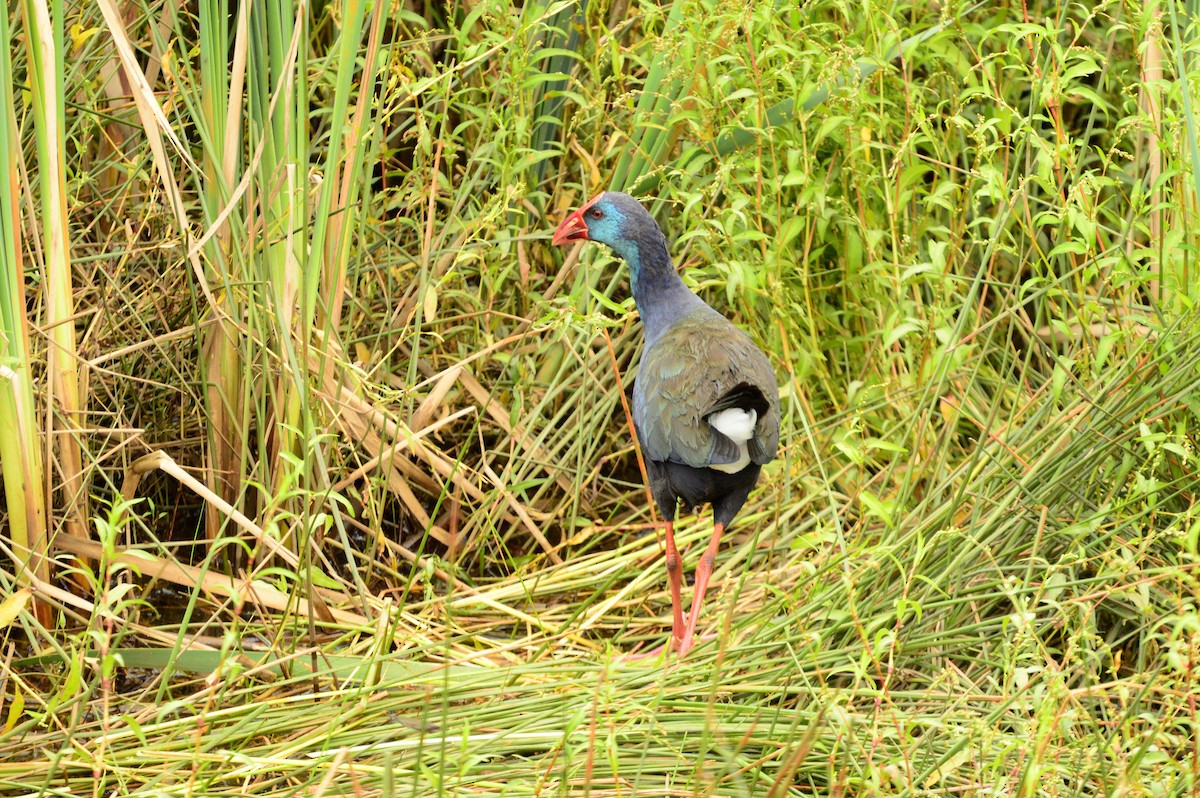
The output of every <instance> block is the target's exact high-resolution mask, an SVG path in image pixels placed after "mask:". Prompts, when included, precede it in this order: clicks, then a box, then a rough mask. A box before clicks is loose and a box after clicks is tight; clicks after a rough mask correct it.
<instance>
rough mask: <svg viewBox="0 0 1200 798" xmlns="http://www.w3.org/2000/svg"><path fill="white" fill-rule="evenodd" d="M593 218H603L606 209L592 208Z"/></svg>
mask: <svg viewBox="0 0 1200 798" xmlns="http://www.w3.org/2000/svg"><path fill="white" fill-rule="evenodd" d="M592 218H593V219H603V218H604V211H602V210H600V209H599V208H592Z"/></svg>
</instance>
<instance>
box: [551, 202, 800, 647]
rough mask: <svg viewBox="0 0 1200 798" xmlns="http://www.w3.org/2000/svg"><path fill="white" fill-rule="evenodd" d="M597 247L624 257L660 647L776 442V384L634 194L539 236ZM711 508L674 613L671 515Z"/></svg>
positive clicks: (676, 629)
mask: <svg viewBox="0 0 1200 798" xmlns="http://www.w3.org/2000/svg"><path fill="white" fill-rule="evenodd" d="M576 241H595V242H597V243H601V244H605V245H607V246H608V247H609V248H610V249H611V250H612V251H613V253H614V254H615V255H616V256H617V257H618V258H620V259H622V260H624V261H625V264H626V266H627V267H628V269H629V284H630V288H631V289H632V291H633V300H634V304H635V305H636V306H637V310H638V315H639V316H640V317H641V322H642V334H643V349H642V356H641V361H640V364H639V366H638V371H637V377H636V379H635V380H634V386H633V407H632V415H633V426H634V431H635V433H636V435H637V439H638V445H639V447H640V449H641V452H642V460H643V462H644V463H645V467H646V476H647V479H648V481H649V484H650V494H651V496H652V497H653V499H654V503H655V504H656V505H657V506H658V509H659V512H660V513H661V514H662V517H663V519H664V532H665V534H664V537H665V539H666V540H665V545H666V567H667V580H668V584H669V587H670V591H671V614H672V628H671V632H672V634H671V640H670V642H669V643H667V644H665V645H664V646H660V647H659V648H658V649H655V650H654V651H652V652H650V654H648V655H645V656H652V655H655V654H657V653H658V652H659V651H661V649H662V648H666V647H670V648H672V649H674V650H676V651H677V652H678V654H679V656H681V657H682V656H683V655H685V654H687V653H688V651H689V650H691V648H692V647H693V646H694V644H695V632H696V625H697V623H698V621H699V618H700V611H701V607H702V606H703V603H704V594H705V591H706V590H707V589H708V582H709V579H710V577H711V576H712V572H713V568H714V567H715V564H716V557H717V552H718V547H719V545H720V542H721V536H722V535H723V534H724V532H725V530H726V529H727V528H728V527H729V525H730V524H731V523H732V522H733V519H734V516H736V515H737V513H738V511H739V510H741V508H742V505H743V504H745V502H746V499H747V498H748V497H749V495H750V491H751V490H753V488H754V486H755V484H756V483H757V482H758V477H759V472H760V471H761V469H762V466H763V465H764V464H766V463H768V462H770V461H771V460H773V459H774V458H775V455H776V451H777V450H778V448H779V387H778V385H777V384H776V378H775V372H774V370H773V369H772V367H771V363H770V361H769V360H768V359H767V356H766V355H765V354H763V352H762V350H761V349H759V348H758V346H756V345H755V344H754V342H753V341H752V340H751V339H750V336H749V335H747V334H746V333H745V332H744V331H742V330H741V329H740V328H739V327H737V326H736V325H735V324H733V322H731V321H729V319H727V318H725V316H723V315H722V314H721V313H720V312H718V311H716V310H714V309H713V308H712V307H710V306H709V305H708V304H707V303H705V302H704V300H703V299H701V298H700V297H699V296H697V295H696V293H695V292H693V291H692V290H691V289H690V288H688V287H687V285H686V284H685V283H684V282H683V280H682V279H681V278H680V276H679V273H678V272H676V270H675V265H674V263H673V262H672V260H671V255H670V252H669V250H668V248H667V239H666V236H665V235H664V234H663V232H662V229H661V228H660V227H659V226H658V223H657V222H656V221H655V220H654V217H653V216H651V215H650V213H649V212H648V211H647V210H646V209H645V208H644V207H642V205H641V203H639V202H638V201H637V200H636V199H634V198H633V197H631V196H630V195H628V194H625V193H622V192H617V191H605V192H602V193H600V194H598V195H596V196H595V197H593V198H592V199H591V200H589V201H588V202H586V203H585V204H584V205H583V206H581V207H580V208H579V209H578V210H576V211H575V212H573V213H571V214H570V215H568V216H567V217H566V218H565V219H564V220H563V221H562V223H561V224H560V225H559V226H558V228H557V229H556V230H555V232H554V235H553V237H552V238H551V243H552V244H553V245H554V246H566V245H569V244H572V243H574V242H576ZM681 502H682V504H683V506H684V510H685V511H687V510H690V511H692V512H699V511H700V510H701V508H702V507H703V505H705V504H706V503H707V504H711V505H712V511H713V532H712V537H711V539H710V540H709V543H708V547H707V548H706V549H705V551H704V554H703V555H702V556H701V558H700V562H699V563H698V565H697V566H696V578H695V587H694V593H693V597H692V605H691V611H690V612H689V613H688V618H687V620H686V622H685V621H684V618H683V609H682V605H681V594H682V590H683V578H682V568H683V566H682V561H681V559H680V555H679V550H678V548H677V547H676V545H675V518H676V512H677V510H678V509H679V504H680V503H681Z"/></svg>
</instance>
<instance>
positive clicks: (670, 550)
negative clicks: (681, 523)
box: [666, 521, 684, 645]
mask: <svg viewBox="0 0 1200 798" xmlns="http://www.w3.org/2000/svg"><path fill="white" fill-rule="evenodd" d="M666 537H667V582H669V583H670V585H671V614H672V615H673V616H674V620H673V621H672V623H671V636H672V637H673V638H675V639H674V640H673V641H672V643H673V644H674V645H679V643H680V642H681V641H682V640H683V639H684V638H683V595H682V594H683V559H682V558H681V557H680V556H679V549H677V548H675V524H674V523H672V522H670V521H668V522H667V526H666Z"/></svg>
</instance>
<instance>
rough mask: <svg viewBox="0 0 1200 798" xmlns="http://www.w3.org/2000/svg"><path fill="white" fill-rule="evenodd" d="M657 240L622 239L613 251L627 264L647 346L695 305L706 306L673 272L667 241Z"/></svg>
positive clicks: (660, 236)
mask: <svg viewBox="0 0 1200 798" xmlns="http://www.w3.org/2000/svg"><path fill="white" fill-rule="evenodd" d="M658 238H659V239H660V240H644V239H643V240H640V241H639V240H628V239H627V240H623V241H620V242H618V243H617V244H616V245H614V246H613V251H615V252H616V253H617V255H619V256H621V258H623V259H624V260H625V263H626V264H628V266H629V285H630V287H631V288H632V289H633V301H634V304H636V305H637V309H638V315H640V316H641V317H642V327H643V328H644V332H645V336H646V346H647V347H649V346H651V345H653V344H654V342H655V341H656V340H658V337H659V336H660V335H662V334H663V333H664V332H666V331H667V329H669V328H670V326H671V325H672V324H674V323H675V322H676V321H678V320H679V319H681V318H683V316H685V315H687V313H688V312H689V311H691V310H694V309H695V308H696V307H697V306H703V307H707V305H705V304H704V301H703V300H702V299H700V297H698V296H696V295H695V294H694V293H692V291H691V289H689V288H688V287H687V286H686V285H684V284H683V280H681V279H679V275H678V274H677V273H676V271H675V266H674V264H672V263H671V256H670V255H669V254H668V253H667V242H666V239H665V238H662V234H661V233H660V234H659V237H658Z"/></svg>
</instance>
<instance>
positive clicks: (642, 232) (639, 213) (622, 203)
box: [550, 191, 666, 266]
mask: <svg viewBox="0 0 1200 798" xmlns="http://www.w3.org/2000/svg"><path fill="white" fill-rule="evenodd" d="M550 241H551V243H552V244H554V245H555V246H562V245H564V244H569V243H571V242H572V241H597V242H599V243H601V244H607V245H608V246H610V247H612V249H613V251H614V252H616V253H617V255H619V256H621V257H622V258H624V259H625V260H626V261H628V262H629V263H630V265H631V266H632V265H633V264H635V263H636V262H637V253H638V246H639V245H640V244H646V243H653V244H655V245H661V246H662V247H663V248H664V249H665V247H666V239H665V238H664V237H663V234H662V231H661V230H660V229H659V227H658V223H657V222H655V221H654V217H653V216H651V215H650V213H649V211H647V210H646V209H645V208H643V207H642V206H641V203H639V202H638V201H637V200H635V199H634V198H633V197H631V196H629V195H628V194H622V193H621V192H619V191H605V192H602V193H600V194H597V195H596V196H595V197H593V198H592V199H591V200H589V201H588V202H587V203H586V204H585V205H584V206H583V207H582V208H580V209H579V210H577V211H575V212H574V213H572V214H571V215H570V216H568V217H567V218H566V219H563V222H562V224H560V225H559V226H558V229H557V230H555V231H554V238H552V239H551V240H550Z"/></svg>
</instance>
